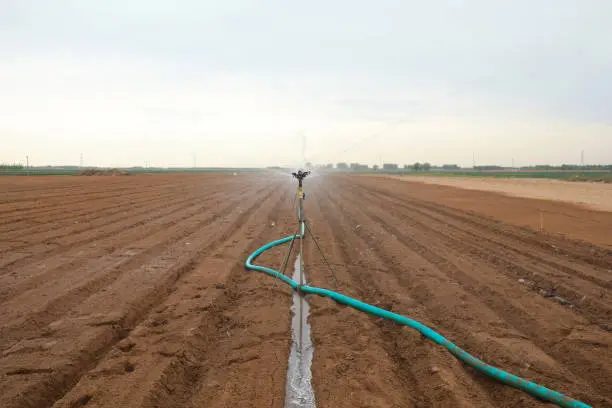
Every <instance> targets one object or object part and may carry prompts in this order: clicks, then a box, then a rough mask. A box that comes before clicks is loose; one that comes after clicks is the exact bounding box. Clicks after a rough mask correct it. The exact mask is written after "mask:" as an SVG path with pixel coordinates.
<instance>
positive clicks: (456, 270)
mask: <svg viewBox="0 0 612 408" xmlns="http://www.w3.org/2000/svg"><path fill="white" fill-rule="evenodd" d="M352 194H353V196H352V197H351V199H353V200H355V198H354V194H357V193H355V192H354V191H352ZM362 198H363V197H362ZM360 202H362V203H363V204H364V205H363V208H364V209H363V211H364V212H368V210H367V208H370V207H369V206H368V205H367V204H369V203H367V202H364V201H363V200H362V201H360ZM379 205H380V204H379V203H378V204H376V206H375V207H374V208H378V206H379ZM379 213H381V212H379ZM369 216H370V217H371V220H372V221H373V222H374V223H378V224H380V225H381V226H382V225H384V228H385V230H387V231H391V233H392V234H393V235H394V236H395V237H396V239H399V240H400V241H401V243H402V244H404V245H406V247H407V248H411V249H412V250H413V251H414V252H415V253H418V254H420V256H423V257H424V259H426V260H427V261H428V262H430V263H431V265H434V266H435V268H436V269H438V270H440V271H443V272H444V273H445V275H446V276H447V277H448V278H450V279H453V280H455V281H456V282H458V283H459V284H460V285H461V288H462V289H463V290H467V291H468V292H469V293H471V295H473V298H474V299H477V298H483V296H484V300H485V301H486V306H485V305H483V306H482V307H488V308H492V310H494V311H495V313H497V314H498V315H499V316H500V317H502V318H503V319H504V321H506V322H510V323H511V325H512V326H513V328H514V329H516V330H519V332H521V333H528V334H530V336H529V337H525V335H524V334H522V336H523V338H525V339H527V338H530V339H531V341H535V342H536V344H538V345H539V346H541V348H542V349H544V350H546V351H548V352H549V354H551V355H554V356H555V357H556V358H557V360H559V361H562V362H564V363H565V365H567V366H568V367H571V368H572V371H574V372H575V371H576V367H585V369H581V368H579V369H578V371H579V373H578V374H581V375H582V376H583V378H587V379H588V380H589V382H590V381H595V386H596V388H597V389H598V391H599V392H603V393H604V395H605V394H606V391H605V389H606V388H602V387H605V384H603V383H602V381H601V379H598V378H597V377H595V378H591V377H593V374H590V375H589V370H588V369H587V368H588V367H592V366H593V364H595V366H599V367H600V368H603V367H602V366H601V364H600V363H599V362H597V360H594V358H593V356H591V358H590V359H588V360H583V359H581V357H578V358H576V356H575V355H574V357H573V358H572V357H571V356H568V355H567V353H557V352H554V351H551V347H546V345H547V344H548V345H550V344H551V343H553V344H554V343H560V342H562V341H563V339H564V337H565V336H562V337H559V333H560V332H563V329H560V330H558V331H557V332H556V333H554V335H556V340H553V341H547V339H546V335H544V336H541V335H540V334H539V333H540V332H541V331H544V332H545V333H546V332H549V334H551V335H552V332H551V330H550V328H549V327H547V326H542V325H541V324H540V322H548V323H550V322H554V321H555V318H554V317H555V312H557V313H558V312H559V308H557V309H552V310H550V306H546V305H541V306H539V307H534V308H531V310H537V311H538V313H540V314H546V313H548V315H549V316H548V317H547V316H541V317H539V318H537V319H536V318H533V317H532V316H531V315H530V313H527V311H528V310H529V309H523V308H522V307H521V306H520V305H519V304H518V303H515V302H513V301H512V300H513V299H514V298H521V299H522V300H521V303H522V302H529V301H532V302H533V299H529V297H525V296H520V295H517V296H509V294H508V292H507V288H508V286H506V291H505V292H504V291H503V290H499V291H493V290H492V289H491V288H495V287H496V286H499V284H498V283H497V284H496V283H495V281H494V280H491V279H489V280H488V281H487V284H486V285H481V284H479V283H478V282H477V281H474V280H473V279H472V278H470V277H469V270H477V269H478V268H476V269H474V268H472V269H470V268H466V267H465V265H464V266H462V267H459V266H458V264H457V262H458V259H459V258H457V257H456V256H461V255H460V254H455V251H454V250H452V249H451V247H448V246H444V245H442V246H440V245H436V244H434V242H436V238H430V239H424V242H427V243H428V244H427V247H425V246H424V244H421V243H419V242H417V241H415V239H414V238H409V237H413V236H414V237H416V236H419V238H420V239H423V238H427V229H420V230H415V231H414V232H410V233H408V234H406V233H403V232H401V231H398V228H399V225H401V226H402V229H406V228H410V227H406V226H405V224H406V223H405V222H402V221H399V220H398V219H392V218H391V217H390V216H386V214H385V215H384V216H383V214H381V215H380V216H375V215H372V213H370V214H369ZM393 225H397V226H398V227H393ZM424 225H425V224H421V226H422V227H423V226H424ZM373 244H375V243H373ZM434 249H435V251H434ZM381 250H382V251H384V250H385V248H384V247H382V248H381ZM436 252H437V253H444V254H445V255H446V256H447V257H448V256H451V254H453V255H454V256H453V263H449V262H448V259H447V258H441V257H440V256H438V255H437V254H436ZM463 255H465V254H463ZM480 267H483V268H486V264H482V265H480ZM487 269H488V270H489V272H490V273H491V275H495V274H496V273H497V272H496V270H495V269H492V268H487ZM479 276H480V279H481V280H482V279H483V278H486V277H487V273H484V272H482V273H480V275H479ZM485 280H486V279H485ZM508 284H509V285H510V286H514V287H516V286H520V285H518V284H517V283H516V282H510V283H508ZM521 289H523V290H524V288H519V289H518V290H521ZM459 297H461V296H459ZM504 298H506V299H505V300H504ZM500 299H501V300H500ZM449 301H450V300H449ZM455 307H456V308H461V307H463V308H465V305H461V304H457V305H456V306H455ZM561 311H562V313H568V312H567V311H566V310H564V309H562V308H561ZM478 312H479V309H478V308H475V309H474V311H473V313H476V314H477V313H478ZM557 319H558V317H557ZM574 320H575V319H574ZM453 326H457V325H456V324H454V323H452V322H451V323H450V325H449V324H448V323H447V324H446V327H447V328H451V329H452V327H453ZM561 327H562V328H563V324H561ZM540 329H541V330H540ZM451 331H455V332H456V331H459V332H461V331H462V330H461V328H460V327H455V328H454V329H452V330H451ZM463 331H465V330H463ZM568 333H571V329H570V330H569V331H567V330H566V331H565V334H568ZM454 337H455V338H457V336H456V335H454ZM474 341H476V344H480V346H478V347H476V349H485V350H486V349H487V347H486V346H487V344H482V340H480V341H478V340H475V339H470V340H469V342H472V343H473V342H474ZM486 341H487V342H490V341H491V339H487V340H486ZM528 343H529V342H528ZM528 343H527V345H528ZM459 344H467V343H465V340H463V341H462V342H461V343H459ZM488 348H491V347H490V346H489V347H488ZM553 349H554V348H553ZM504 353H505V354H507V351H505V350H504V349H500V350H497V351H495V353H494V356H495V358H499V355H500V354H501V355H504ZM542 354H545V352H544V351H542ZM543 358H544V356H542V357H541V358H540V359H543ZM504 359H505V358H504ZM485 360H487V361H490V362H491V361H492V363H493V364H494V365H495V364H496V361H495V360H491V359H489V358H485ZM512 360H513V359H512V358H510V361H512ZM551 360H552V359H551ZM568 360H571V363H573V364H568ZM581 360H582V361H581ZM542 361H545V359H544V360H542ZM552 361H554V360H552ZM550 364H551V361H549V362H548V364H542V368H541V369H540V372H536V373H535V376H536V378H535V379H534V380H535V381H536V382H540V383H544V384H549V386H552V388H555V387H557V388H558V389H563V388H565V387H567V385H566V384H565V382H562V380H564V379H567V378H568V374H569V373H566V374H554V373H551V372H550V371H549V370H547V369H546V367H547V366H549V367H550ZM498 365H501V366H503V364H498ZM513 365H515V366H516V368H514V367H513V368H512V369H509V371H513V370H514V371H515V372H518V373H520V372H521V371H520V370H522V367H521V366H520V365H518V364H517V363H516V362H515V363H513ZM531 370H532V371H534V370H537V368H536V367H531ZM554 371H558V370H554ZM604 371H605V370H604ZM543 373H546V374H545V378H542V379H538V378H537V377H538V376H539V377H542V375H543ZM519 375H520V374H519ZM532 376H533V375H532ZM571 377H573V375H571V374H570V375H569V378H571ZM572 383H581V386H582V388H583V389H584V388H587V389H586V390H585V391H578V392H577V393H575V394H574V396H575V397H577V398H582V399H585V400H588V399H592V398H599V399H600V400H601V401H606V402H605V404H609V403H610V402H609V400H608V399H607V398H605V397H602V396H601V394H600V396H595V397H593V396H592V395H593V394H596V393H591V392H590V390H588V388H590V386H589V384H588V383H586V382H585V381H578V380H577V379H574V380H573V381H572ZM575 386H577V385H576V384H575Z"/></svg>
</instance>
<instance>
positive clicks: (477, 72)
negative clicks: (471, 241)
mask: <svg viewBox="0 0 612 408" xmlns="http://www.w3.org/2000/svg"><path fill="white" fill-rule="evenodd" d="M611 21H612V1H609V0H581V1H579V0H575V1H573V0H514V1H510V0H507V1H501V0H500V1H491V0H471V1H470V0H465V1H459V0H457V1H450V0H447V1H441V0H438V1H422V0H420V1H412V0H380V1H370V0H368V1H365V0H335V1H334V0H326V1H323V0H311V1H307V2H304V1H302V2H295V1H281V0H266V1H263V0H261V1H254V0H225V1H218V0H217V1H208V0H193V1H192V0H188V1H163V2H162V1H156V0H132V1H130V0H87V1H85V0H83V1H80V0H79V1H77V0H72V1H68V0H38V1H35V0H0V141H1V142H2V143H1V149H0V162H11V163H12V162H24V161H25V156H26V155H29V156H30V162H31V163H32V164H33V165H45V164H78V163H79V154H80V153H82V154H83V157H84V162H85V164H86V165H100V166H129V165H144V164H145V163H146V162H148V163H149V164H150V165H152V166H191V165H192V163H193V159H194V155H195V156H196V158H197V165H198V166H266V165H293V164H295V163H297V162H299V160H300V158H301V143H302V142H301V140H302V137H301V136H300V134H304V135H305V139H306V157H307V159H309V160H311V161H314V162H317V163H325V162H328V161H333V162H338V161H349V162H350V161H360V162H362V163H367V164H375V163H379V162H380V160H382V161H384V162H396V163H399V164H404V163H413V162H415V161H429V162H431V163H435V164H443V163H453V164H455V163H456V164H460V165H463V166H471V164H472V154H473V153H475V155H476V159H477V163H478V164H500V165H510V164H511V163H512V159H515V162H516V164H517V165H529V164H560V163H579V162H580V151H581V150H585V161H586V162H587V163H612V24H611V23H610V22H611ZM373 135H375V136H373Z"/></svg>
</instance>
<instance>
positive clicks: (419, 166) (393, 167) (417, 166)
mask: <svg viewBox="0 0 612 408" xmlns="http://www.w3.org/2000/svg"><path fill="white" fill-rule="evenodd" d="M318 167H320V168H325V169H333V168H334V165H333V164H331V163H330V164H327V165H324V166H318ZM335 168H336V169H337V170H351V171H369V170H373V171H378V170H381V167H380V166H379V165H377V164H375V165H373V166H372V167H370V166H368V165H367V164H361V163H357V162H353V163H345V162H340V163H336V165H335ZM468 169H473V170H475V171H504V170H516V169H520V170H531V171H536V170H551V171H555V170H556V171H561V170H566V171H612V165H611V164H597V165H587V166H581V165H576V164H563V165H561V166H552V165H535V166H523V167H520V168H514V167H503V166H498V165H492V164H491V165H480V166H474V167H473V168H471V167H470V168H466V169H463V170H468ZM382 170H383V171H390V172H395V171H411V172H412V171H415V172H418V171H423V172H427V171H432V170H435V171H458V170H462V168H461V166H459V165H457V164H443V165H441V166H436V165H432V164H431V163H428V162H424V163H421V162H416V163H413V164H404V165H403V166H400V165H399V164H397V163H383V165H382Z"/></svg>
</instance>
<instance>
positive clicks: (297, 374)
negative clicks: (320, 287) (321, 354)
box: [285, 255, 316, 408]
mask: <svg viewBox="0 0 612 408" xmlns="http://www.w3.org/2000/svg"><path fill="white" fill-rule="evenodd" d="M300 256H301V255H298V256H297V259H296V260H295V268H294V271H293V280H295V281H296V282H299V281H300V274H301V272H302V271H301V266H300ZM304 276H305V275H304ZM291 312H292V313H293V317H292V318H291V338H292V342H291V352H290V354H289V365H288V367H287V385H286V389H285V408H315V407H316V405H315V396H314V390H313V389H312V373H311V371H310V366H311V365H312V356H313V354H314V347H313V345H312V340H311V338H310V323H308V315H309V314H310V305H309V304H308V301H307V300H306V298H304V297H302V296H300V295H299V294H298V293H297V291H295V292H293V306H291Z"/></svg>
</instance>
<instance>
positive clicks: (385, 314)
mask: <svg viewBox="0 0 612 408" xmlns="http://www.w3.org/2000/svg"><path fill="white" fill-rule="evenodd" d="M301 224H302V226H301V230H302V234H301V235H296V236H293V235H292V236H288V237H285V238H282V239H279V240H276V241H273V242H270V243H268V244H266V245H264V246H262V247H261V248H259V249H258V250H256V251H255V252H253V253H252V254H251V255H250V256H249V257H248V258H247V260H246V262H245V266H246V268H247V269H251V270H254V271H258V272H264V273H266V274H268V275H271V276H273V277H275V278H278V279H280V280H282V281H283V282H285V283H286V284H287V285H289V286H291V288H292V289H294V290H299V291H301V292H303V293H306V294H313V295H319V296H324V297H328V298H330V299H333V300H335V301H336V302H339V303H342V304H345V305H348V306H351V307H353V308H355V309H357V310H360V311H362V312H365V313H369V314H371V315H374V316H378V317H382V318H384V319H388V320H392V321H394V322H396V323H398V324H400V325H403V326H408V327H411V328H413V329H415V330H417V331H419V332H420V333H421V334H422V335H423V336H425V337H427V338H428V339H430V340H433V341H434V342H436V343H437V344H439V345H441V346H442V347H444V348H446V349H447V350H448V351H449V352H450V353H451V354H452V355H453V356H455V357H457V358H458V359H459V360H461V361H463V362H464V363H465V364H467V365H469V366H470V367H473V368H474V369H476V370H478V371H479V372H481V373H483V374H485V375H487V376H489V377H491V378H494V379H496V380H498V381H501V382H502V383H504V384H507V385H510V386H512V387H514V388H518V389H520V390H523V391H525V392H526V393H528V394H530V395H532V396H534V397H536V398H539V399H542V400H545V401H548V402H552V403H554V404H556V405H558V406H560V407H563V408H591V407H590V406H589V405H587V404H585V403H582V402H580V401H577V400H575V399H573V398H570V397H568V396H566V395H563V394H561V393H559V392H556V391H553V390H550V389H548V388H546V387H542V386H541V385H538V384H536V383H534V382H531V381H528V380H525V379H523V378H521V377H517V376H516V375H513V374H510V373H507V372H505V371H503V370H500V369H499V368H495V367H493V366H491V365H489V364H487V363H485V362H484V361H482V360H479V359H477V358H476V357H474V356H472V355H471V354H469V353H468V352H466V351H465V350H463V349H461V348H460V347H458V346H456V345H455V344H453V343H452V342H451V341H449V340H447V339H446V338H445V337H444V336H442V335H440V334H439V333H437V332H435V331H434V330H432V329H430V328H429V327H427V326H425V325H423V324H421V323H419V322H417V321H416V320H412V319H410V318H407V317H404V316H401V315H398V314H396V313H393V312H390V311H388V310H384V309H381V308H379V307H376V306H372V305H369V304H367V303H364V302H361V301H359V300H357V299H353V298H350V297H348V296H345V295H342V294H340V293H338V292H334V291H331V290H328V289H322V288H317V287H313V286H307V285H301V286H300V285H299V284H298V283H297V282H296V281H294V280H293V279H291V278H289V277H288V276H285V275H283V274H282V273H280V272H278V271H275V270H274V269H271V268H268V267H265V266H259V265H254V264H253V261H254V260H255V259H256V258H257V257H258V256H259V255H261V254H262V253H263V252H264V251H266V250H268V249H270V248H272V247H275V246H277V245H282V244H284V243H286V242H289V241H291V240H293V239H294V238H301V237H302V236H304V223H303V222H302V223H301Z"/></svg>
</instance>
